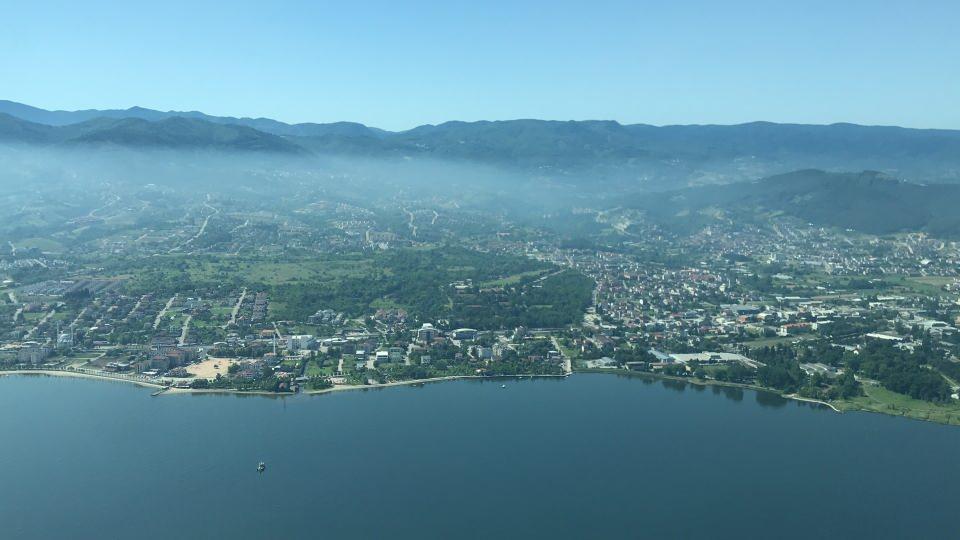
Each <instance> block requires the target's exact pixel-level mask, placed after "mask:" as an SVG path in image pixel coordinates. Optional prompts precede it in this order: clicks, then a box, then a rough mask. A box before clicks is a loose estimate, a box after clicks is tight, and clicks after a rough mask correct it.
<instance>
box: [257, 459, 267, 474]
mask: <svg viewBox="0 0 960 540" xmlns="http://www.w3.org/2000/svg"><path fill="white" fill-rule="evenodd" d="M266 469H267V464H266V463H264V462H262V461H261V462H260V464H259V465H257V472H263V471H265V470H266Z"/></svg>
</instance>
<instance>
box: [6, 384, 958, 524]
mask: <svg viewBox="0 0 960 540" xmlns="http://www.w3.org/2000/svg"><path fill="white" fill-rule="evenodd" d="M500 384H501V383H500V382H489V381H488V382H473V381H471V382H467V381H463V382H448V383H441V384H430V385H426V386H424V387H419V388H418V387H397V388H389V389H383V390H371V391H364V392H345V393H338V394H333V395H323V396H313V397H311V396H296V397H293V398H285V399H279V398H264V397H239V396H224V395H171V396H161V397H150V393H151V391H150V390H148V389H144V388H138V387H135V386H130V385H127V384H124V383H113V382H101V381H91V380H79V379H63V378H51V377H38V376H31V377H23V376H21V377H0V455H2V457H3V459H2V462H0V537H2V538H75V539H77V538H98V539H100V538H163V539H164V540H170V539H172V538H221V537H222V538H234V539H247V538H281V537H287V538H321V537H323V538H354V537H355V538H424V537H426V538H672V537H675V538H694V537H709V538H738V539H742V538H758V537H765V538H811V537H813V538H824V537H832V538H932V537H954V536H955V535H956V531H957V521H956V517H955V515H956V509H957V508H958V507H960V464H958V460H957V456H958V455H960V428H956V427H945V426H939V425H934V424H928V423H923V422H917V421H910V420H905V419H900V418H891V417H885V416H880V415H872V414H865V413H847V414H842V415H840V414H836V413H833V412H830V411H828V410H823V409H820V408H816V407H813V406H809V405H801V404H798V403H796V402H787V401H784V400H782V399H779V398H777V397H774V396H771V395H769V394H762V393H761V394H758V393H755V392H752V391H740V390H735V389H710V388H707V389H703V388H697V387H693V386H684V385H678V384H676V383H663V382H649V381H646V382H645V381H641V380H639V379H626V378H619V377H614V376H609V375H576V376H573V377H570V378H569V379H566V380H537V381H509V382H507V386H508V387H507V388H506V389H501V388H500ZM261 460H263V461H265V462H267V467H268V468H267V471H266V472H265V473H264V474H262V475H261V474H258V473H257V472H256V465H257V463H258V462H259V461H261Z"/></svg>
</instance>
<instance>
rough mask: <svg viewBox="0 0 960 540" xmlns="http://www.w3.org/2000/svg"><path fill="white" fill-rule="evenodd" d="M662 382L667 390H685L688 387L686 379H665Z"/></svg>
mask: <svg viewBox="0 0 960 540" xmlns="http://www.w3.org/2000/svg"><path fill="white" fill-rule="evenodd" d="M661 384H662V385H663V387H664V388H666V389H667V390H674V391H677V392H683V391H684V390H686V389H687V383H686V382H685V381H675V380H673V379H663V381H661Z"/></svg>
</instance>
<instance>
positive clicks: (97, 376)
mask: <svg viewBox="0 0 960 540" xmlns="http://www.w3.org/2000/svg"><path fill="white" fill-rule="evenodd" d="M577 373H593V374H606V375H617V376H621V377H628V378H645V379H648V380H669V381H676V382H684V383H689V384H694V385H697V386H703V387H707V386H724V387H730V388H742V389H747V390H753V391H755V392H765V393H768V394H774V395H776V396H779V397H781V398H783V399H788V400H793V401H798V402H803V403H812V404H816V405H821V406H823V407H825V408H827V409H830V410H831V411H833V412H835V413H837V414H843V413H844V412H848V411H860V412H866V413H876V414H883V415H886V416H898V417H901V418H909V419H913V420H921V421H926V422H933V423H937V424H944V425H957V424H955V423H950V422H938V421H937V420H933V419H929V418H923V417H920V416H911V415H909V414H903V413H902V412H900V413H897V414H894V413H892V412H886V411H882V410H875V409H870V408H863V407H858V406H856V404H853V403H848V402H839V403H836V404H834V403H831V402H828V401H823V400H819V399H814V398H806V397H803V396H800V395H797V394H784V393H781V392H778V391H777V390H775V389H772V388H764V387H762V386H756V385H752V384H743V383H733V382H725V381H716V380H712V379H695V378H692V377H676V376H672V375H662V374H658V373H649V372H638V371H628V370H623V369H582V370H576V371H573V372H570V373H565V374H562V375H449V376H446V377H433V378H430V379H411V380H408V381H393V382H388V383H382V384H370V385H338V386H334V387H332V388H325V389H323V390H303V391H301V392H299V393H294V392H267V391H262V390H235V389H228V388H174V387H173V386H171V385H166V384H162V383H157V382H151V381H145V380H136V379H130V378H126V377H121V376H112V375H109V374H101V373H86V372H82V371H71V370H59V369H14V370H0V377H3V376H11V375H26V376H29V375H45V376H50V377H72V378H80V379H93V380H101V381H114V382H124V383H130V384H134V385H137V386H140V387H144V388H151V389H155V390H157V391H156V392H154V393H153V394H151V396H154V397H156V396H162V395H166V394H173V395H190V394H219V395H237V396H262V397H290V396H296V395H298V394H302V395H307V396H320V395H324V394H333V393H336V392H348V391H357V390H375V389H381V388H392V387H401V386H415V385H423V384H430V383H442V382H448V381H457V380H484V379H489V380H497V379H500V380H506V379H538V378H544V379H565V378H567V377H569V376H571V375H575V374H577Z"/></svg>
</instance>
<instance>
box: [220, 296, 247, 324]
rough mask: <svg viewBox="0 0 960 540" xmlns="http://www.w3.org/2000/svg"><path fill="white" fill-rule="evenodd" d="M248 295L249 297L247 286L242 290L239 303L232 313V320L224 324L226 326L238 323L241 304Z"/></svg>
mask: <svg viewBox="0 0 960 540" xmlns="http://www.w3.org/2000/svg"><path fill="white" fill-rule="evenodd" d="M246 297H247V288H246V287H244V288H243V290H242V291H240V298H239V299H237V304H236V305H235V306H233V311H232V312H231V313H230V322H228V323H227V324H225V325H223V327H224V328H226V327H228V326H230V325H231V324H237V315H239V314H240V306H242V305H243V299H244V298H246Z"/></svg>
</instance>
